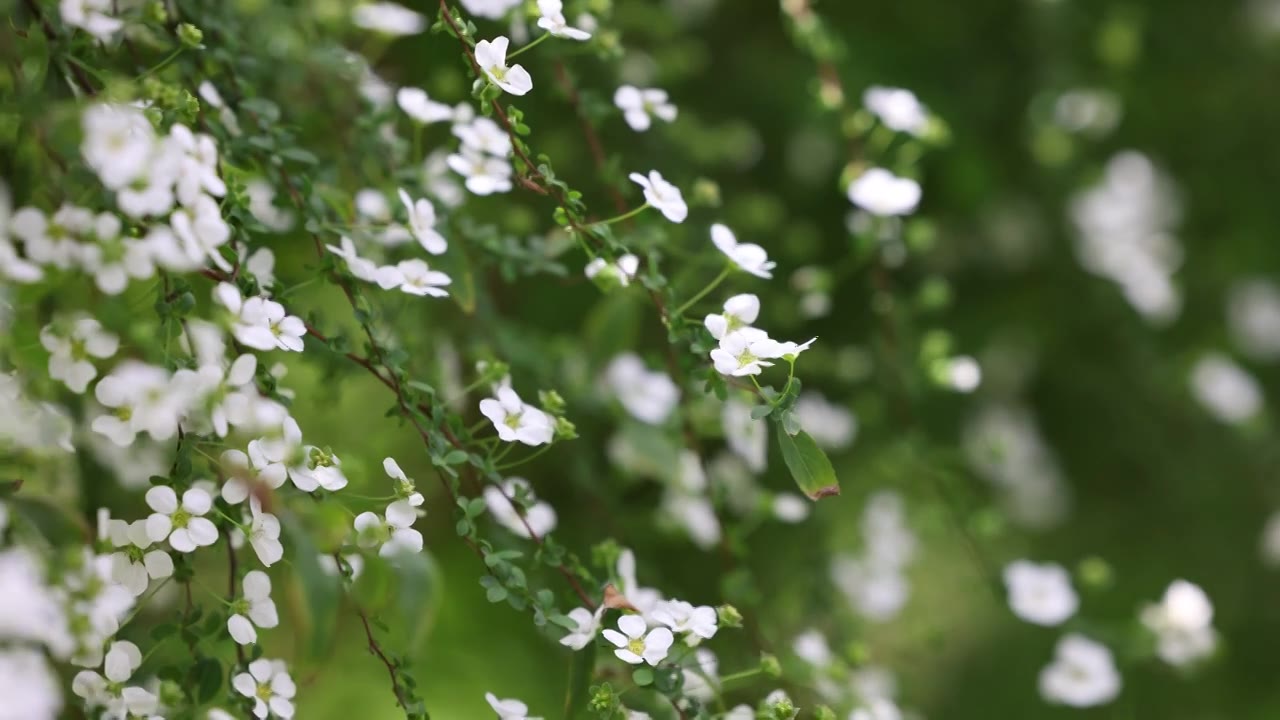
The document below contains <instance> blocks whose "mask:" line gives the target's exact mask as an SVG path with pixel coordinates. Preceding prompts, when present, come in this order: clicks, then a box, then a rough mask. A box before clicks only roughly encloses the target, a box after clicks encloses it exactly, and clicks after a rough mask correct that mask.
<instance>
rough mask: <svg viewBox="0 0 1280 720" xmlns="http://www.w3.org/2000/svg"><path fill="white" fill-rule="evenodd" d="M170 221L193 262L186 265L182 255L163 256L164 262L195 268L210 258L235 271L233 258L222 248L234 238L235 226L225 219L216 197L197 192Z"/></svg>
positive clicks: (185, 253)
mask: <svg viewBox="0 0 1280 720" xmlns="http://www.w3.org/2000/svg"><path fill="white" fill-rule="evenodd" d="M169 225H170V227H171V228H173V234H174V236H175V237H177V239H178V241H179V243H180V247H181V248H182V251H183V257H184V258H185V259H186V260H188V261H189V263H188V264H187V265H182V259H179V258H173V257H169V258H160V259H161V260H162V261H163V262H164V263H167V264H168V265H169V266H170V267H172V266H174V265H175V264H177V265H179V267H177V268H175V269H180V270H183V269H190V270H194V269H196V268H199V267H201V266H202V265H203V264H204V260H205V259H209V260H212V261H213V264H214V265H217V266H218V267H219V268H220V269H221V270H222V271H223V272H231V262H230V261H229V260H227V259H226V258H225V257H223V256H222V253H221V252H220V250H219V249H220V248H221V247H222V246H223V245H225V244H226V242H227V241H228V240H230V239H231V226H230V225H228V224H227V222H226V221H225V220H223V219H222V211H221V210H220V209H219V208H218V203H217V201H216V200H214V199H213V198H211V197H209V196H208V195H198V196H196V198H195V199H194V200H193V201H192V202H191V203H189V204H187V205H184V206H183V207H180V208H178V209H177V210H174V211H173V214H172V215H170V216H169Z"/></svg>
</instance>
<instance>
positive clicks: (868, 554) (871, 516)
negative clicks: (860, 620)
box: [831, 491, 917, 622]
mask: <svg viewBox="0 0 1280 720" xmlns="http://www.w3.org/2000/svg"><path fill="white" fill-rule="evenodd" d="M905 514H906V510H905V508H904V503H903V501H902V497H901V496H899V495H898V494H897V493H894V492H891V491H881V492H879V493H877V494H875V495H874V496H872V497H871V498H870V499H869V500H868V501H867V507H866V509H865V510H864V511H863V514H862V539H863V552H862V554H861V556H852V555H842V556H838V557H836V558H835V559H834V560H832V563H831V579H832V581H833V582H834V583H835V585H836V587H837V588H839V589H840V591H841V592H843V593H844V596H845V597H846V598H847V599H848V601H849V605H850V607H852V608H853V609H854V610H855V611H856V612H857V613H858V614H859V615H862V616H863V617H865V618H867V619H868V620H871V621H872V622H886V621H888V620H891V619H893V618H894V617H896V616H897V615H898V613H899V612H901V611H902V608H903V607H904V606H905V605H906V603H907V600H908V599H909V598H910V595H911V586H910V583H909V581H908V580H907V576H906V572H905V571H906V568H907V565H908V564H909V563H910V562H911V560H912V559H913V558H914V557H915V554H916V544H917V541H916V537H915V535H914V534H913V533H912V532H911V528H910V527H908V526H907V522H906V517H905Z"/></svg>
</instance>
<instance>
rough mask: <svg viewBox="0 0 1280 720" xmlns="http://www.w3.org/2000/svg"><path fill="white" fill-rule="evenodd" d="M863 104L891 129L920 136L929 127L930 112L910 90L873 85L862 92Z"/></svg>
mask: <svg viewBox="0 0 1280 720" xmlns="http://www.w3.org/2000/svg"><path fill="white" fill-rule="evenodd" d="M862 104H863V105H866V106H867V109H868V110H870V111H871V112H872V113H874V114H875V116H876V117H878V118H880V122H881V123H883V124H884V126H885V127H887V128H889V129H890V130H895V131H897V132H905V133H910V134H912V135H915V136H916V137H920V136H921V135H923V134H924V133H925V130H927V129H928V127H929V113H928V112H927V111H926V110H925V108H924V106H923V105H921V104H920V101H919V100H917V99H916V96H915V93H913V92H911V91H910V90H903V89H901V88H890V87H880V86H879V85H872V86H871V87H869V88H867V90H866V92H864V93H863V94H862Z"/></svg>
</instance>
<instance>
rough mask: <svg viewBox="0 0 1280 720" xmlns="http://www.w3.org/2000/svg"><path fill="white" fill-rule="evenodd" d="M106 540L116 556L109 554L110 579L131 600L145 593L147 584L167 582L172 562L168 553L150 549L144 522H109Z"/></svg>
mask: <svg viewBox="0 0 1280 720" xmlns="http://www.w3.org/2000/svg"><path fill="white" fill-rule="evenodd" d="M107 536H108V537H109V538H110V540H111V544H112V545H114V546H115V547H116V548H118V549H117V550H116V552H114V553H112V554H111V579H113V580H115V581H116V582H118V583H120V584H121V585H123V586H124V587H125V588H126V589H127V590H128V591H129V592H131V593H133V595H134V597H138V596H140V595H142V594H143V593H145V592H146V591H147V584H148V582H149V581H150V580H159V579H161V578H167V577H169V576H170V575H172V574H173V558H171V557H169V553H167V552H165V551H163V550H160V549H154V550H151V551H149V552H148V551H147V548H148V547H150V546H151V538H150V537H149V536H148V535H147V521H146V520H136V521H134V522H132V523H126V522H125V521H123V520H111V521H110V522H108V523H107Z"/></svg>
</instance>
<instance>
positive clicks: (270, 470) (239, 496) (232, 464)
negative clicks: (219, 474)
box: [221, 440, 288, 505]
mask: <svg viewBox="0 0 1280 720" xmlns="http://www.w3.org/2000/svg"><path fill="white" fill-rule="evenodd" d="M221 462H222V468H223V470H224V471H226V472H227V474H228V477H227V481H226V482H225V483H224V484H223V485H222V499H223V500H226V501H227V502H228V503H230V504H232V505H238V504H240V503H242V502H244V501H245V499H246V498H248V497H249V496H250V495H251V494H252V493H253V492H254V490H255V488H257V487H268V488H271V489H273V490H274V489H276V488H279V487H280V486H281V485H284V481H285V479H286V478H287V477H288V471H287V470H286V468H285V466H284V463H281V462H272V461H271V460H270V459H269V458H267V456H266V454H265V453H264V452H263V450H262V443H261V442H260V441H257V440H254V441H251V442H250V443H249V452H248V454H245V453H244V452H242V451H240V450H236V449H234V448H233V449H229V450H225V451H223V453H222V457H221Z"/></svg>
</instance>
